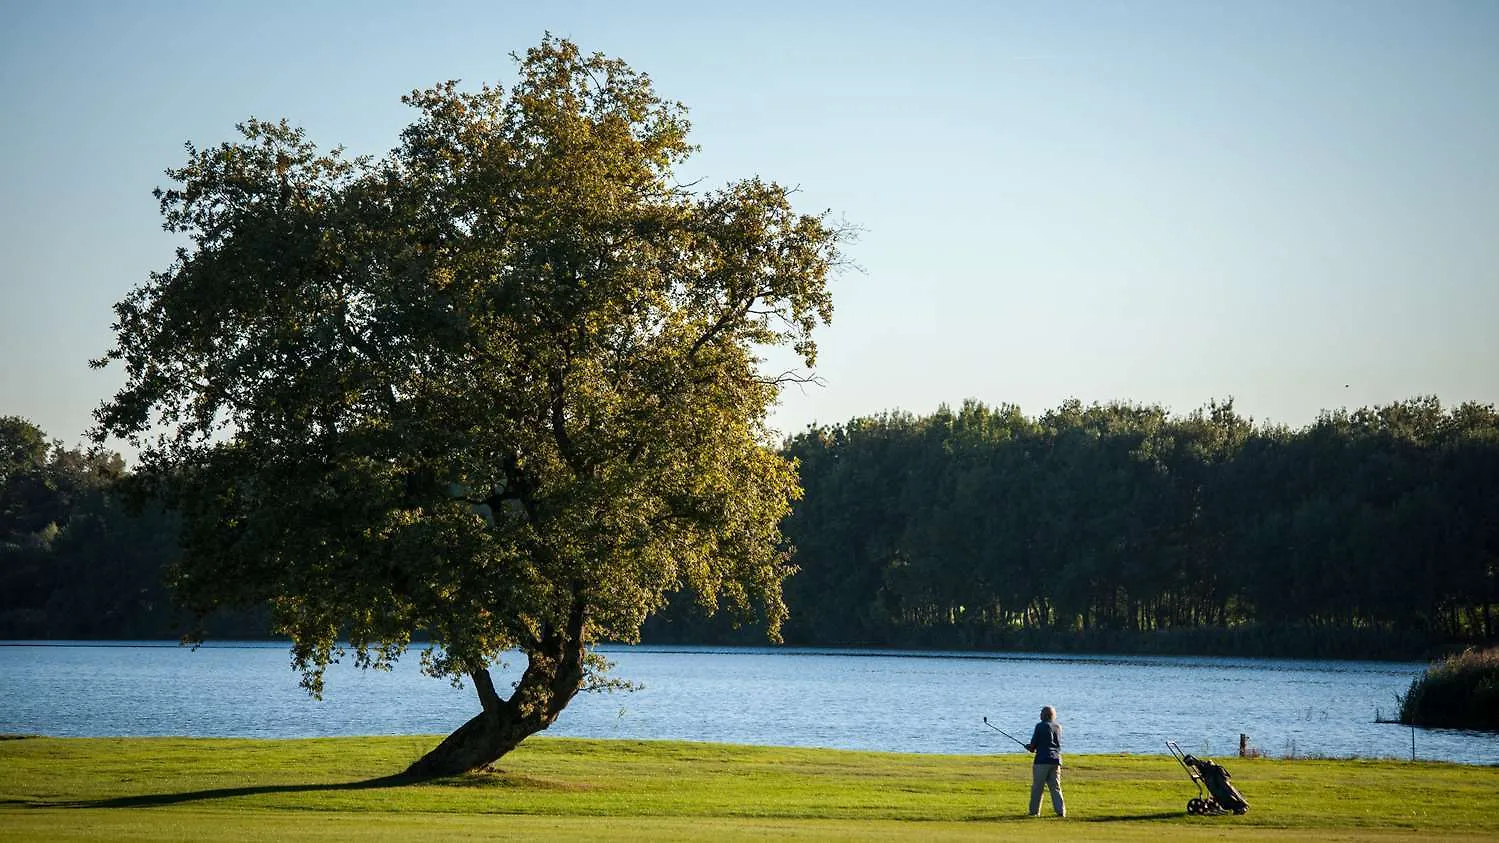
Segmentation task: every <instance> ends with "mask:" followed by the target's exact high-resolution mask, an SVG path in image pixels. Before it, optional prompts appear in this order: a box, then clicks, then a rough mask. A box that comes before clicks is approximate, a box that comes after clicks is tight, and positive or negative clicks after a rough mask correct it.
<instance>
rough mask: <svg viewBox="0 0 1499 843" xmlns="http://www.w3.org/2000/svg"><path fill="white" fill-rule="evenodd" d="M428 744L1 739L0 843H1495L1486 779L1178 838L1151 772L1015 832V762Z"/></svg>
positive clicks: (1459, 770) (580, 743)
mask: <svg viewBox="0 0 1499 843" xmlns="http://www.w3.org/2000/svg"><path fill="white" fill-rule="evenodd" d="M436 740H437V738H436V737H432V736H420V737H378V738H331V739H319V740H264V741H261V740H220V739H177V738H126V739H110V738H90V739H81V738H24V739H14V740H0V839H29V840H59V839H64V840H65V839H77V838H90V839H101V838H107V839H117V840H129V839H175V840H188V839H191V840H265V839H291V838H295V839H313V840H338V839H360V840H367V839H377V840H378V839H398V840H409V839H427V840H430V839H462V838H478V837H487V838H500V839H527V840H674V839H703V840H748V839H783V838H793V839H809V840H832V839H866V840H896V839H911V840H931V839H948V840H981V839H982V840H993V839H1022V840H1023V839H1035V840H1041V839H1045V840H1055V839H1080V840H1146V839H1160V838H1167V837H1169V838H1170V839H1172V840H1193V839H1222V838H1231V839H1308V838H1316V839H1318V840H1353V839H1383V838H1408V839H1433V838H1441V839H1448V840H1451V839H1473V840H1493V839H1499V768H1496V767H1471V766H1460V765H1453V764H1435V763H1422V762H1418V763H1410V762H1400V761H1327V760H1296V761H1280V760H1270V759H1253V760H1250V759H1239V758H1223V759H1219V760H1220V761H1223V762H1224V763H1225V764H1226V765H1227V766H1228V767H1229V769H1230V771H1231V772H1232V773H1233V776H1234V781H1235V783H1236V784H1237V785H1238V786H1239V789H1240V790H1242V791H1243V792H1244V795H1245V797H1246V798H1247V799H1248V800H1249V803H1250V806H1251V808H1250V812H1249V814H1247V815H1245V816H1223V817H1188V816H1187V815H1186V813H1185V810H1184V808H1185V803H1186V801H1187V799H1188V798H1189V797H1191V796H1195V795H1196V793H1197V791H1196V788H1195V787H1194V786H1193V785H1192V783H1191V782H1190V781H1189V780H1188V779H1187V776H1186V774H1185V773H1184V772H1183V771H1182V769H1181V768H1180V767H1179V766H1178V765H1177V764H1176V762H1175V761H1174V760H1173V759H1172V758H1171V757H1170V756H1168V755H1166V754H1165V753H1164V752H1163V753H1162V754H1161V755H1159V756H1123V755H1119V756H1114V755H1110V756H1082V757H1076V756H1072V757H1068V758H1067V761H1066V766H1065V768H1064V773H1063V785H1064V788H1065V790H1066V793H1067V800H1068V810H1069V813H1070V814H1071V816H1069V817H1068V818H1067V819H1065V820H1058V819H1055V818H1052V817H1050V816H1047V817H1043V818H1041V819H1031V818H1029V817H1027V816H1025V804H1026V800H1027V796H1028V792H1029V767H1028V763H1029V757H1028V756H1026V755H1024V754H1022V753H1019V752H1016V753H1012V754H1005V755H995V756H950V755H949V756H939V755H897V754H884V753H867V752H842V751H834V750H810V749H782V748H767V747H744V746H728V745H720V744H691V743H677V742H666V741H645V742H642V741H614V740H574V739H562V738H534V739H532V740H530V741H527V742H526V743H525V744H524V745H523V746H522V748H521V749H519V750H517V751H516V752H514V753H512V754H511V755H509V756H507V757H505V758H504V759H503V760H502V762H501V764H500V766H499V769H497V770H495V771H493V772H484V773H474V774H470V775H467V776H462V777H458V778H453V779H445V780H439V781H435V782H427V783H423V784H406V783H400V782H395V781H390V780H382V778H381V777H383V776H386V775H388V774H390V773H393V772H397V771H399V770H401V769H402V768H404V767H405V766H406V765H407V764H408V763H410V762H411V761H412V760H414V759H415V758H416V757H418V756H419V755H420V754H421V753H422V752H423V751H424V750H425V749H427V748H429V747H431V746H432V745H433V744H434V743H435V742H436ZM1046 810H1049V807H1048V808H1047V809H1046Z"/></svg>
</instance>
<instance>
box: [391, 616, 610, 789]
mask: <svg viewBox="0 0 1499 843" xmlns="http://www.w3.org/2000/svg"><path fill="white" fill-rule="evenodd" d="M583 654H584V648H583V603H582V601H581V600H578V601H577V602H575V603H574V604H573V608H572V611H571V612H570V613H569V616H568V619H567V624H566V627H565V628H563V629H557V628H555V627H553V626H550V625H549V626H548V627H547V628H546V630H545V631H544V632H543V634H542V636H541V641H540V645H539V646H537V647H536V648H534V649H531V650H529V651H528V652H527V656H528V658H529V660H530V661H529V663H528V664H527V665H526V671H525V673H523V674H522V675H521V679H520V682H518V683H517V684H516V686H515V693H514V694H512V695H511V696H510V699H508V700H507V699H501V698H500V695H499V694H498V693H496V692H495V689H494V681H493V680H492V679H490V676H489V671H488V670H486V669H480V670H477V671H474V672H473V673H471V674H469V676H470V677H471V678H472V679H473V681H474V687H475V689H476V690H477V691H478V692H479V702H480V703H481V704H482V705H483V707H484V708H483V711H481V712H479V713H478V714H477V715H475V716H474V718H473V719H471V720H469V721H468V722H467V723H464V724H463V725H462V726H459V727H458V729H457V731H455V732H453V734H451V735H448V736H447V737H446V738H444V739H443V741H442V743H440V744H438V745H437V747H436V748H434V749H433V750H432V751H431V752H428V753H427V754H426V755H424V756H422V757H421V758H419V759H417V761H416V762H415V763H414V764H412V765H411V766H410V767H408V768H406V772H405V775H407V776H411V777H414V778H424V779H425V778H436V777H439V776H456V775H459V774H460V773H466V772H468V771H470V770H477V769H479V768H480V767H484V766H485V765H488V764H492V763H494V762H495V761H496V760H498V759H499V758H500V756H502V755H504V754H505V753H507V752H509V751H510V750H512V749H515V747H516V746H518V745H519V744H520V742H521V741H523V740H525V739H526V738H528V737H530V736H531V735H534V734H536V733H537V732H540V731H541V730H543V729H545V728H546V727H548V726H550V725H552V723H553V722H555V721H556V719H557V715H559V714H561V713H562V709H564V708H566V707H567V704H568V703H569V702H571V701H572V698H573V696H574V695H576V694H577V693H578V689H580V688H581V687H582V686H583Z"/></svg>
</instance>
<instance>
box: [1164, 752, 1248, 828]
mask: <svg viewBox="0 0 1499 843" xmlns="http://www.w3.org/2000/svg"><path fill="white" fill-rule="evenodd" d="M1166 747H1167V748H1168V749H1170V750H1171V754H1172V755H1174V756H1176V760H1177V761H1179V762H1181V765H1182V766H1183V767H1185V768H1186V770H1187V776H1188V777H1190V778H1191V779H1192V781H1193V783H1195V784H1196V785H1197V794H1198V797H1199V798H1197V799H1192V800H1189V801H1188V802H1187V813H1189V814H1224V813H1227V812H1229V811H1233V812H1234V813H1235V814H1244V813H1248V812H1249V802H1247V801H1246V800H1245V799H1244V794H1242V793H1240V792H1239V789H1238V788H1236V787H1234V786H1233V783H1232V782H1230V781H1229V775H1228V770H1227V769H1225V768H1224V766H1223V765H1222V764H1217V763H1214V762H1212V761H1208V760H1206V759H1203V758H1198V757H1196V756H1195V755H1186V754H1184V753H1183V752H1182V751H1181V749H1180V747H1178V746H1177V745H1176V741H1167V742H1166ZM1204 787H1206V788H1207V791H1208V797H1207V798H1206V799H1203V798H1200V797H1201V796H1202V789H1203V788H1204Z"/></svg>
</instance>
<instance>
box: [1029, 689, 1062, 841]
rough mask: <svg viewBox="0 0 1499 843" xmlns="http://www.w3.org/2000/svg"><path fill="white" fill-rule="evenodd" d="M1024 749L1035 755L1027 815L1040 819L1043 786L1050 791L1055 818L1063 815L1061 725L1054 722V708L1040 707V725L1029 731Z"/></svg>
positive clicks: (1055, 711)
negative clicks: (1028, 812)
mask: <svg viewBox="0 0 1499 843" xmlns="http://www.w3.org/2000/svg"><path fill="white" fill-rule="evenodd" d="M1025 750H1026V752H1034V753H1036V760H1035V761H1034V762H1032V764H1031V816H1033V817H1039V816H1041V788H1043V787H1045V788H1046V789H1048V790H1050V791H1051V809H1052V810H1053V811H1056V812H1057V816H1059V817H1065V816H1067V806H1066V805H1065V804H1063V802H1062V724H1060V723H1058V722H1057V710H1056V709H1054V708H1052V707H1051V706H1049V705H1048V706H1043V707H1042V709H1041V722H1040V723H1037V724H1036V729H1035V731H1033V732H1031V742H1030V743H1028V744H1026V745H1025Z"/></svg>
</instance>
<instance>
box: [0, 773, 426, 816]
mask: <svg viewBox="0 0 1499 843" xmlns="http://www.w3.org/2000/svg"><path fill="white" fill-rule="evenodd" d="M433 781H439V780H436V779H423V778H417V777H414V776H404V775H394V776H381V777H380V778H376V779H365V780H364V781H357V782H334V783H331V784H266V785H254V786H249V787H219V788H212V789H209V790H189V791H185V792H183V793H148V794H142V795H140V796H117V797H115V798H113V799H84V800H77V801H61V802H47V801H32V802H27V803H26V804H27V806H28V807H31V808H156V807H160V806H163V805H180V804H182V803H185V802H206V801H209V800H213V799H233V798H235V797H237V796H261V795H264V794H267V793H317V792H319V791H329V790H376V789H380V788H390V787H404V786H406V785H412V784H423V783H431V782H433Z"/></svg>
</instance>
